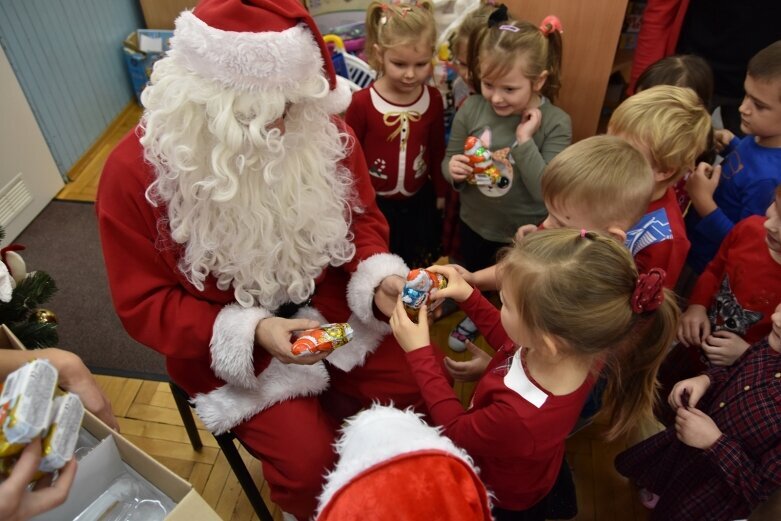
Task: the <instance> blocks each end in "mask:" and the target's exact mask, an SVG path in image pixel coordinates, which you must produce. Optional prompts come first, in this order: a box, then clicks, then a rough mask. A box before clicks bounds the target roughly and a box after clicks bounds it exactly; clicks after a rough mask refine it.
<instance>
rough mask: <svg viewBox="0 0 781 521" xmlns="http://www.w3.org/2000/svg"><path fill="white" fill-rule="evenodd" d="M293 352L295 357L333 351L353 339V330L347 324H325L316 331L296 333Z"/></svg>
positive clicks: (308, 330) (309, 330)
mask: <svg viewBox="0 0 781 521" xmlns="http://www.w3.org/2000/svg"><path fill="white" fill-rule="evenodd" d="M295 336H296V340H295V341H294V342H293V347H292V348H291V351H292V352H293V354H294V355H295V356H306V355H313V354H317V353H322V352H324V351H333V350H334V349H336V348H337V347H342V346H343V345H345V344H346V343H347V342H349V341H350V340H352V339H353V328H352V326H350V324H348V323H346V322H342V323H333V324H323V325H322V326H320V327H318V328H315V329H307V330H306V331H299V332H298V333H296V335H295Z"/></svg>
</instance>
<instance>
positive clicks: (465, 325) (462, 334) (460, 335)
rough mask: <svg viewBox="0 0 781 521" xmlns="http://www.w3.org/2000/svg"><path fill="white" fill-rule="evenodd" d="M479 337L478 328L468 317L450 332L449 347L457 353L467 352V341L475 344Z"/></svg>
mask: <svg viewBox="0 0 781 521" xmlns="http://www.w3.org/2000/svg"><path fill="white" fill-rule="evenodd" d="M477 335H478V333H477V326H476V325H475V323H474V322H472V321H471V320H470V319H469V317H466V318H465V319H464V320H462V321H461V322H459V323H458V325H457V326H456V327H455V328H453V331H451V332H450V337H449V338H448V339H447V345H448V346H449V347H450V349H452V350H453V351H455V352H456V353H461V352H463V351H466V341H467V340H469V341H470V342H474V341H475V338H477Z"/></svg>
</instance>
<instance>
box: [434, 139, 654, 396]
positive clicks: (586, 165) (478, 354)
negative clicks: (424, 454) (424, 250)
mask: <svg viewBox="0 0 781 521" xmlns="http://www.w3.org/2000/svg"><path fill="white" fill-rule="evenodd" d="M653 187H654V183H653V176H652V175H651V167H650V165H649V164H648V161H646V159H645V157H644V156H643V154H641V153H640V152H639V151H638V150H637V149H636V148H635V147H634V146H632V145H630V144H629V143H628V142H626V141H625V140H623V139H620V138H618V137H614V136H604V135H603V136H594V137H590V138H588V139H584V140H582V141H578V142H577V143H575V144H573V145H570V146H569V147H567V148H565V149H564V150H563V151H562V152H559V154H558V155H557V156H556V157H555V158H553V160H551V162H550V163H548V166H547V167H546V168H545V172H544V173H543V174H542V199H543V201H544V202H545V208H546V209H547V210H548V217H547V218H546V219H545V221H543V223H542V224H541V225H540V229H553V228H574V229H576V230H588V231H598V232H603V233H608V234H609V235H611V236H612V237H614V238H615V239H616V240H618V241H619V242H622V243H623V242H625V241H626V237H627V230H629V229H630V228H631V227H632V225H633V224H634V223H636V222H637V220H638V219H640V217H641V216H642V215H643V211H644V210H645V208H647V207H648V203H649V202H650V200H651V192H652V191H653ZM536 229H537V227H536V226H531V227H527V226H522V227H521V228H519V230H518V233H517V234H516V240H517V239H519V238H520V237H522V236H523V235H524V234H525V233H530V232H532V231H535V230H536ZM459 272H460V273H461V275H462V276H463V277H464V279H465V280H466V281H467V282H468V283H469V284H470V285H472V286H473V287H477V288H479V289H481V290H483V291H489V290H496V289H498V287H499V284H498V281H497V278H496V266H491V267H488V268H485V269H483V270H480V271H476V272H474V273H469V272H468V271H466V270H464V269H463V268H460V267H459ZM573 298H577V296H574V297H573ZM465 346H466V348H467V349H468V350H469V351H470V352H471V353H472V358H471V359H470V360H466V361H463V362H461V361H456V360H453V359H451V358H445V367H446V368H447V370H448V371H449V372H450V374H451V375H453V377H454V378H456V379H459V380H466V381H471V380H474V379H476V378H478V377H479V376H480V375H481V374H483V371H484V370H485V367H486V366H487V364H488V361H490V359H491V358H490V356H488V355H487V354H486V353H484V352H483V351H482V350H481V349H480V348H479V347H477V346H475V345H474V344H472V343H471V342H465Z"/></svg>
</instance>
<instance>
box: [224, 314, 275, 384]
mask: <svg viewBox="0 0 781 521" xmlns="http://www.w3.org/2000/svg"><path fill="white" fill-rule="evenodd" d="M270 316H271V313H270V312H269V311H267V310H265V309H263V308H257V307H253V308H245V307H241V306H239V305H238V304H231V305H230V306H225V307H224V308H222V311H220V313H219V314H218V315H217V320H215V321H214V328H213V329H212V339H211V342H210V344H209V347H210V349H211V356H212V364H211V368H212V371H214V374H216V375H217V376H218V377H219V378H221V379H223V380H225V381H226V382H228V383H229V384H233V385H237V386H239V387H252V386H254V385H256V376H255V367H254V365H253V356H254V351H255V329H256V328H257V326H258V322H260V321H261V320H262V319H264V318H266V317H270Z"/></svg>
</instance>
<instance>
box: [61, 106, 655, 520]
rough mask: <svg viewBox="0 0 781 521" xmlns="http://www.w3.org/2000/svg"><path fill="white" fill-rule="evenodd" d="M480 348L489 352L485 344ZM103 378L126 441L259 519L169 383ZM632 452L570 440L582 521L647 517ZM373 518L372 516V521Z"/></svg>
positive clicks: (80, 184) (128, 117) (257, 470)
mask: <svg viewBox="0 0 781 521" xmlns="http://www.w3.org/2000/svg"><path fill="white" fill-rule="evenodd" d="M140 115H141V109H140V107H138V106H137V105H135V104H131V105H128V107H127V108H126V109H125V110H124V111H123V112H122V113H121V114H120V115H119V116H118V117H117V119H116V120H115V121H114V123H113V124H112V125H110V126H109V128H107V129H106V131H105V132H104V134H103V135H102V136H101V138H100V139H99V140H98V141H97V142H96V143H95V145H94V146H93V147H92V148H91V149H90V150H89V151H88V152H87V153H85V155H84V157H83V158H82V159H81V160H79V161H78V162H77V164H76V165H74V168H73V169H72V170H71V172H69V177H70V179H71V182H70V183H68V184H67V185H66V186H65V187H64V188H63V189H62V190H61V192H60V193H59V194H58V196H57V198H58V199H61V200H76V201H95V196H96V193H97V186H98V181H99V179H100V173H101V171H102V169H103V164H104V163H105V160H106V158H107V157H108V154H109V153H110V151H111V150H112V148H113V147H114V145H115V144H116V143H117V142H118V141H119V140H120V139H121V138H122V137H123V136H124V135H125V134H126V133H127V132H128V131H129V130H130V129H132V128H133V126H135V124H136V123H137V121H138V119H139V117H140ZM461 316H462V315H461V314H460V313H456V314H454V315H452V316H450V317H447V318H446V319H444V320H441V321H439V322H437V323H435V324H434V325H433V326H432V340H433V341H434V342H435V343H437V344H438V345H440V346H447V336H448V333H449V331H450V329H451V328H452V327H453V326H454V325H455V324H456V323H457V321H458V320H459V319H460V318H461ZM477 343H478V345H481V347H483V348H485V345H484V344H482V343H481V340H478V342H477ZM445 349H447V348H445ZM448 356H451V357H452V358H455V359H464V358H465V357H466V356H468V354H464V353H453V352H452V351H450V350H448ZM97 379H98V383H99V384H100V386H101V387H102V388H103V389H104V391H105V392H106V394H107V395H108V397H109V399H110V400H111V402H112V406H113V408H114V414H115V415H116V416H117V418H118V420H119V424H120V427H121V430H122V434H123V435H124V436H126V437H127V438H128V439H129V440H130V441H131V442H133V443H135V444H136V445H138V447H139V448H141V449H142V450H144V451H145V452H147V453H148V454H150V455H151V456H152V457H154V458H155V459H157V460H158V461H160V462H161V463H162V464H164V465H165V466H166V467H168V468H169V469H171V470H172V471H173V472H175V473H177V474H178V475H179V476H181V477H182V478H184V479H186V480H187V481H189V482H190V483H192V484H193V486H194V487H195V489H196V490H197V491H198V492H199V493H200V494H201V496H203V498H204V499H205V500H206V502H207V503H209V504H210V505H211V506H212V507H213V508H214V509H215V510H216V511H217V513H218V514H220V516H221V517H222V518H223V519H224V520H226V521H249V520H257V519H258V517H257V516H256V515H255V514H254V512H253V510H252V507H251V506H250V504H249V501H248V500H247V498H246V496H245V495H244V493H243V491H242V490H241V487H240V486H239V484H238V481H237V480H236V478H235V477H234V475H233V473H232V472H231V470H230V467H229V465H228V462H227V460H226V459H225V457H224V456H223V454H222V452H221V451H220V450H219V448H218V447H217V443H216V442H215V440H214V438H213V437H212V436H211V434H209V433H208V432H207V431H206V430H204V429H203V425H201V424H200V422H199V425H200V429H201V431H200V432H201V439H202V440H203V443H204V447H203V449H202V450H201V451H200V452H195V451H194V450H193V449H192V447H191V446H190V443H189V441H188V438H187V433H186V432H185V429H184V427H183V426H182V421H181V418H180V417H179V412H178V410H177V409H176V406H175V404H174V400H173V397H172V396H171V393H170V390H169V388H168V384H166V383H160V382H153V381H143V380H135V379H128V378H118V377H112V376H100V375H98V376H97ZM473 389H474V384H469V383H467V384H463V383H462V384H458V383H457V384H456V386H455V390H456V393H457V394H458V396H459V397H460V398H461V401H462V403H464V404H467V403H468V402H469V397H470V396H471V393H472V391H473ZM652 429H653V428H652V427H650V426H649V427H647V428H646V429H645V431H646V432H645V433H641V432H638V433H637V434H635V435H634V436H633V437H632V440H633V441H638V440H640V439H643V438H644V437H646V436H647V435H649V434H650V433H651V432H652ZM628 445H630V443H629V442H628V441H621V442H615V443H610V444H608V443H605V442H604V441H602V440H601V438H600V437H599V433H598V432H597V430H596V429H595V428H594V427H589V428H586V429H584V430H582V431H580V432H578V433H577V434H576V435H574V436H573V437H572V438H570V439H569V440H568V442H567V457H568V460H569V462H570V465H571V466H572V467H573V472H574V477H575V485H576V488H577V492H578V510H579V513H578V516H577V517H576V518H575V519H576V520H578V521H644V520H646V519H647V518H648V515H647V512H646V511H645V509H644V508H643V507H642V505H640V503H639V501H638V500H637V492H636V490H634V488H633V487H631V486H630V485H629V484H628V483H627V481H626V480H625V479H623V478H622V477H621V476H619V475H618V474H617V473H616V471H615V470H614V469H613V458H614V457H615V455H616V454H617V453H618V452H620V451H621V450H623V449H624V448H626V447H627V446H628ZM240 451H241V454H242V457H243V458H244V460H245V461H246V462H247V465H248V468H249V470H250V472H251V474H252V476H253V478H254V479H255V481H256V483H257V485H258V487H259V488H260V490H261V494H263V496H264V498H266V500H267V504H268V505H269V509H270V510H271V511H272V513H273V514H274V517H275V520H277V521H281V520H282V514H281V512H280V510H279V508H277V507H276V506H273V505H271V503H270V502H269V501H268V484H267V483H266V482H265V481H264V480H263V476H262V472H261V467H260V463H259V462H258V461H257V460H255V459H254V458H252V457H251V456H250V455H249V454H248V453H247V452H246V451H245V450H244V449H243V448H240ZM370 518H371V516H370V515H368V516H367V519H370ZM194 521H195V520H194ZM400 521H402V520H400Z"/></svg>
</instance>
